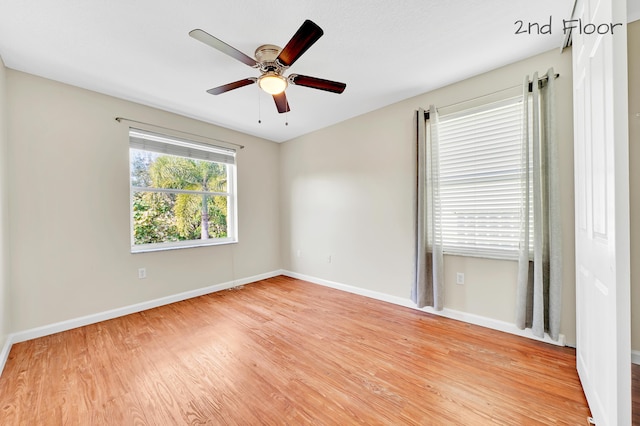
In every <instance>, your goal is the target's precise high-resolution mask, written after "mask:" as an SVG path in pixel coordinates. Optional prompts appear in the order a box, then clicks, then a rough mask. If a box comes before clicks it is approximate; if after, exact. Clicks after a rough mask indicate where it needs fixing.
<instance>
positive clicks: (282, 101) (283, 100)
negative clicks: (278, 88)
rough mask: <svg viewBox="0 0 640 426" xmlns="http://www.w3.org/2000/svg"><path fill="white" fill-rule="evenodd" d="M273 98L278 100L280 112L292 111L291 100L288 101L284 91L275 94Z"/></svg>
mask: <svg viewBox="0 0 640 426" xmlns="http://www.w3.org/2000/svg"><path fill="white" fill-rule="evenodd" d="M273 100H274V101H275V102H276V108H278V112H279V113H280V114H282V113H283V112H289V111H291V109H290V108H289V102H288V101H287V95H285V94H284V92H282V93H278V94H277V95H273Z"/></svg>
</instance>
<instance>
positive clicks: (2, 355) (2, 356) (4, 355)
mask: <svg viewBox="0 0 640 426" xmlns="http://www.w3.org/2000/svg"><path fill="white" fill-rule="evenodd" d="M12 345H13V340H12V335H11V334H9V335H8V336H7V338H6V340H5V341H4V346H2V352H0V375H1V374H2V370H4V365H5V364H6V363H7V359H8V358H9V352H10V351H11V346H12Z"/></svg>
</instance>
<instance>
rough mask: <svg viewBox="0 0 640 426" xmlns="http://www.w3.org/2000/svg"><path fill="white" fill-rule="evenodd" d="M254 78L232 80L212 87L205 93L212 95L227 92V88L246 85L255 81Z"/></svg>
mask: <svg viewBox="0 0 640 426" xmlns="http://www.w3.org/2000/svg"><path fill="white" fill-rule="evenodd" d="M256 80H257V79H256V78H245V79H243V80H238V81H234V82H233V83H228V84H224V85H222V86H218V87H214V88H213V89H209V90H207V93H210V94H212V95H219V94H221V93H224V92H228V91H229V90H233V89H238V88H240V87H244V86H248V85H250V84H253V83H255V82H256Z"/></svg>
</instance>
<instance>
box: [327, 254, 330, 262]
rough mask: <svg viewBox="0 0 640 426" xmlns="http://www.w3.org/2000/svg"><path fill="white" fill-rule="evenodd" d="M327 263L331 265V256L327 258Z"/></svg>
mask: <svg viewBox="0 0 640 426" xmlns="http://www.w3.org/2000/svg"><path fill="white" fill-rule="evenodd" d="M327 263H331V255H329V256H327Z"/></svg>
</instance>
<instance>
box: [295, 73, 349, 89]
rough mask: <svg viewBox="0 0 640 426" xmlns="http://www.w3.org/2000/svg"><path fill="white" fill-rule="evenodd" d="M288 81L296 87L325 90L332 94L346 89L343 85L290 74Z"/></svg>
mask: <svg viewBox="0 0 640 426" xmlns="http://www.w3.org/2000/svg"><path fill="white" fill-rule="evenodd" d="M289 81H290V82H291V83H293V84H295V85H296V86H305V87H311V88H312V89H319V90H325V91H327V92H333V93H342V92H344V89H345V88H346V87H347V85H346V84H345V83H340V82H337V81H331V80H324V79H322V78H316V77H309V76H308V75H299V74H291V75H290V76H289Z"/></svg>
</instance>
